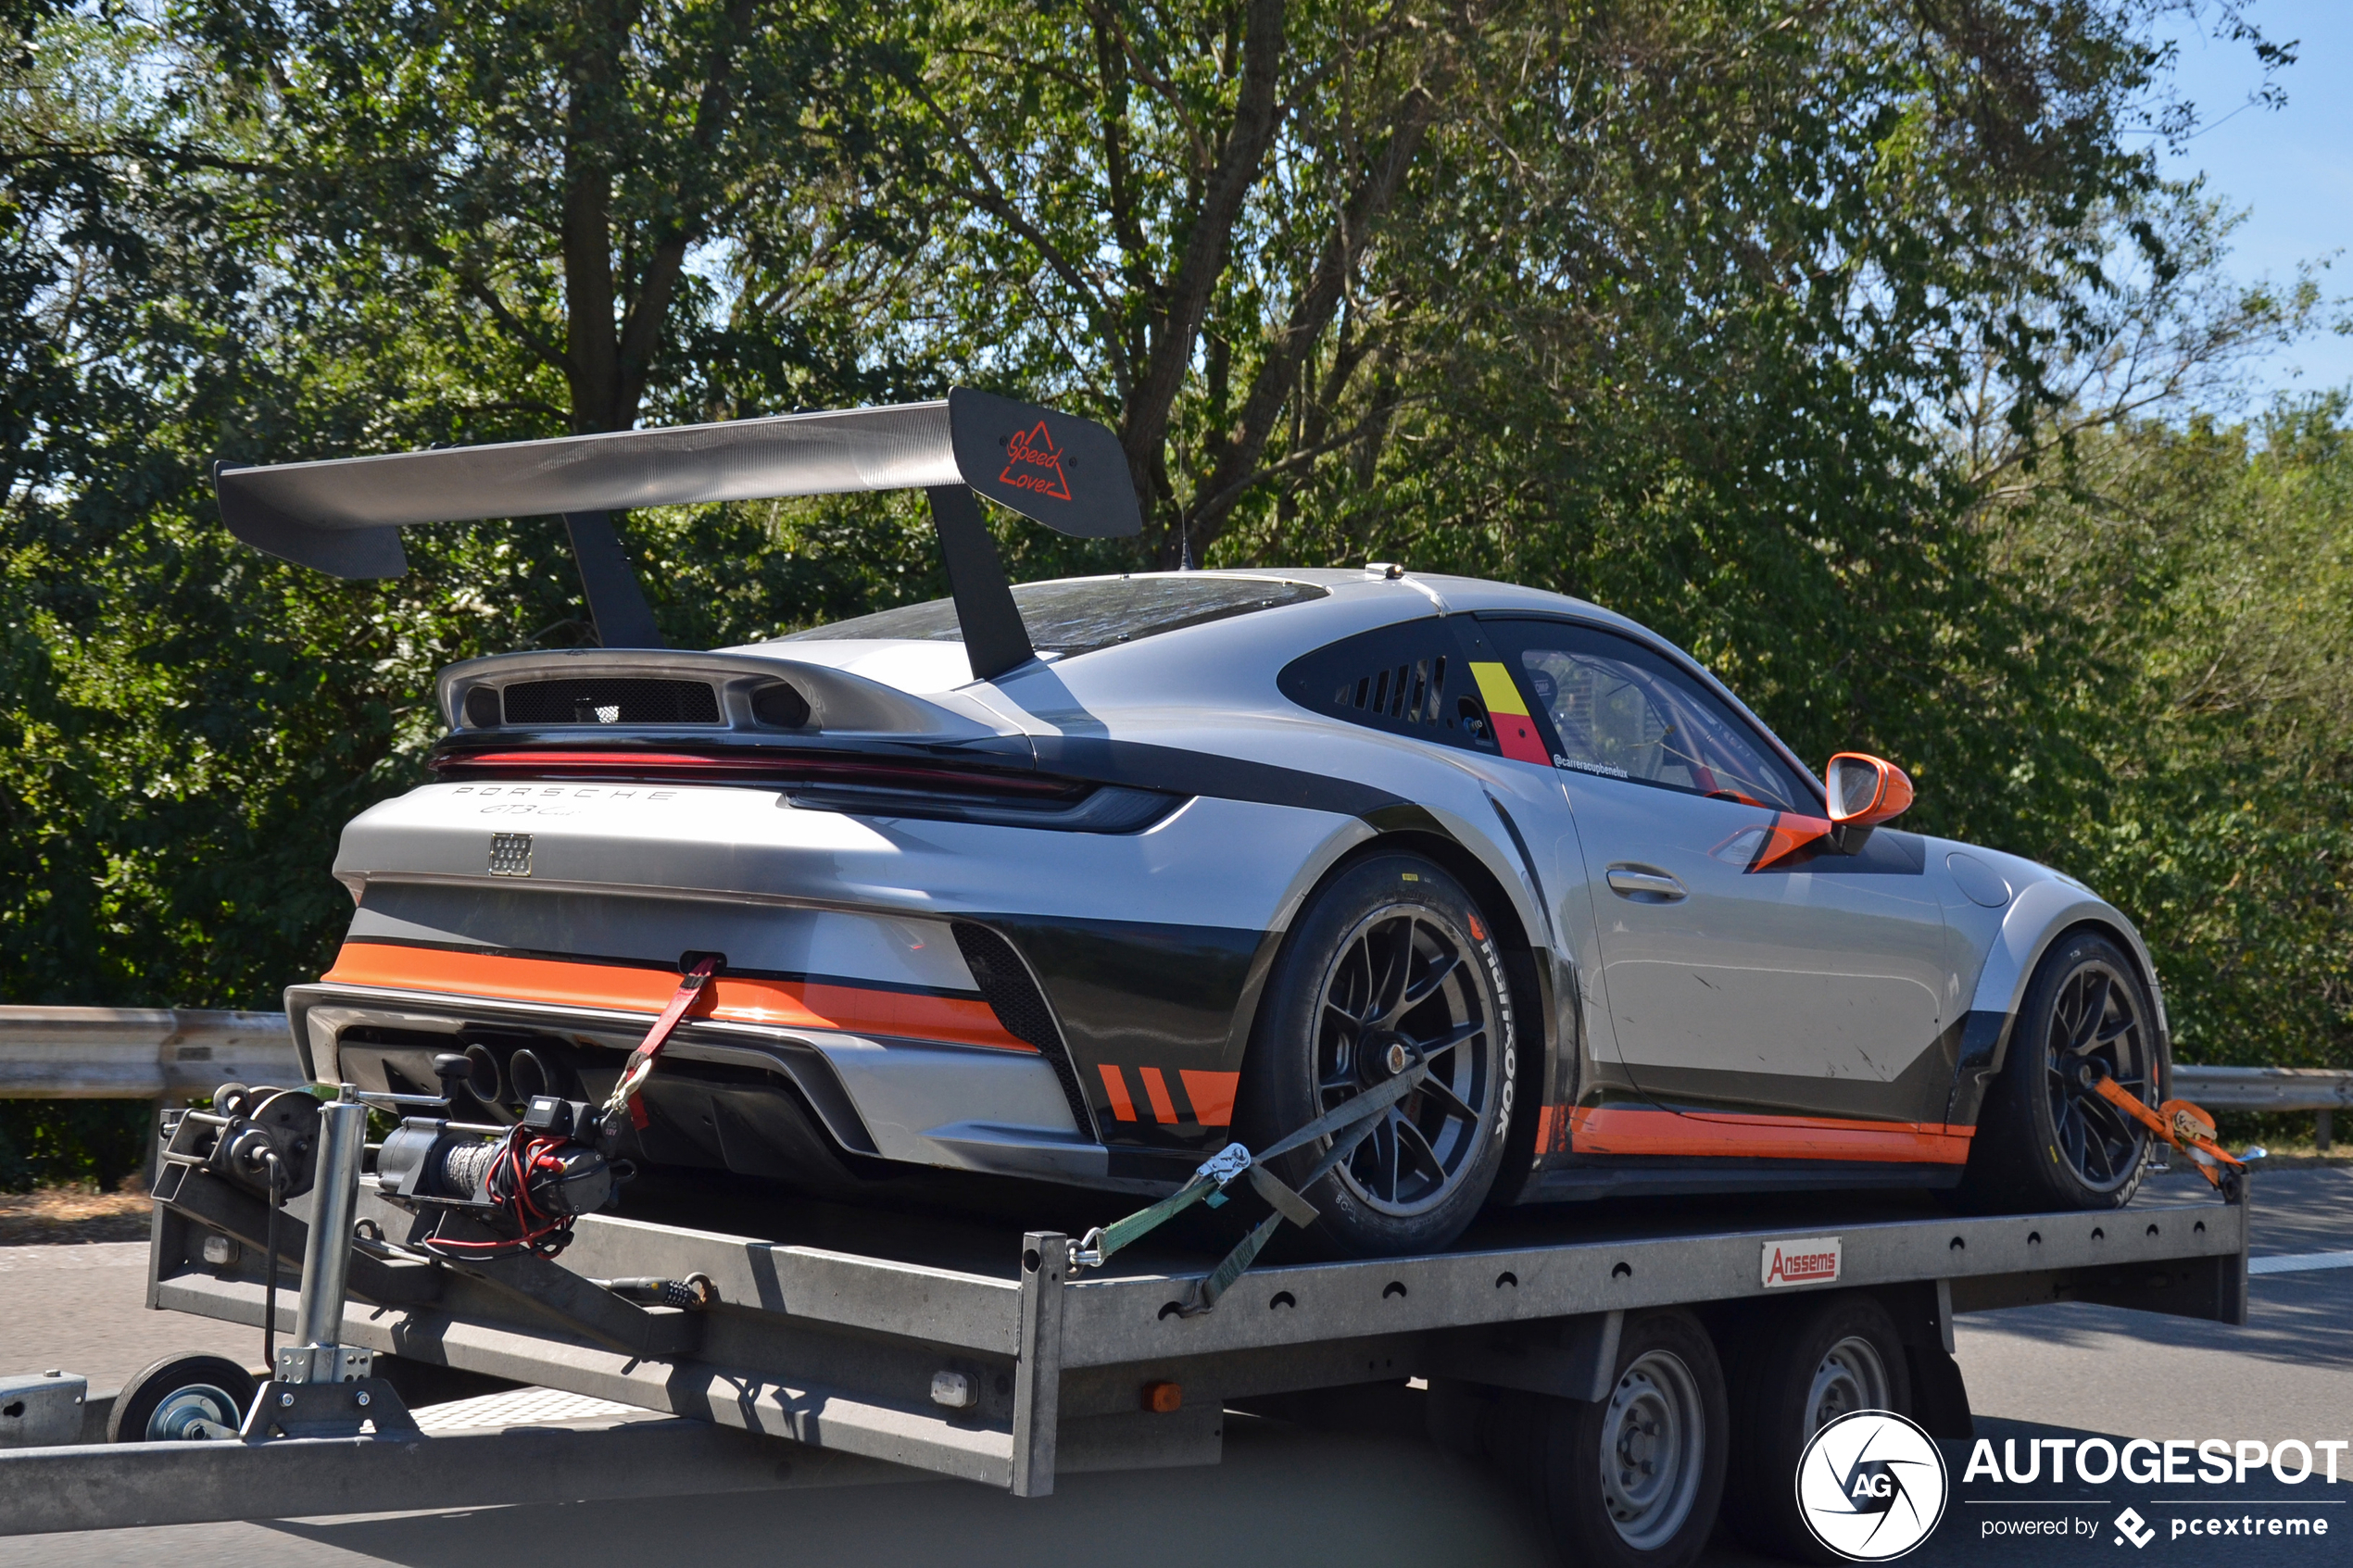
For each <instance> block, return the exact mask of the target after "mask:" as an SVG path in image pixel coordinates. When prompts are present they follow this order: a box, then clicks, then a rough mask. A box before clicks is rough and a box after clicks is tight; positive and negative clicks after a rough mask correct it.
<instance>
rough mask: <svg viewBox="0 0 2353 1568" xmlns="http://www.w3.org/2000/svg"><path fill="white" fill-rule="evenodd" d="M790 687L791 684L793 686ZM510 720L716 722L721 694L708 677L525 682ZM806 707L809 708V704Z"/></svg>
mask: <svg viewBox="0 0 2353 1568" xmlns="http://www.w3.org/2000/svg"><path fill="white" fill-rule="evenodd" d="M787 689H789V688H787ZM505 696H506V721H507V722H508V723H510V724H528V725H543V724H716V723H718V722H719V721H720V720H719V695H718V693H717V692H716V691H714V690H713V689H712V688H711V684H710V683H708V682H705V681H662V680H652V679H648V678H643V677H629V676H591V677H586V678H579V679H573V680H560V681H520V682H517V683H516V684H513V685H510V686H509V687H507V688H506V691H505ZM801 711H802V712H803V713H804V714H805V713H806V712H807V711H808V709H807V705H806V704H803V705H802V709H801Z"/></svg>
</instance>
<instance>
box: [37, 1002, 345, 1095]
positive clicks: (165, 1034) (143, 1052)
mask: <svg viewBox="0 0 2353 1568" xmlns="http://www.w3.org/2000/svg"><path fill="white" fill-rule="evenodd" d="M305 1081H306V1076H305V1074H304V1073H303V1071H302V1059H301V1058H300V1057H299V1056H298V1055H296V1051H295V1044H294V1035H292V1033H291V1032H289V1031H288V1029H287V1027H286V1015H285V1014H284V1013H283V1012H209V1011H203V1010H197V1009H194V1008H19V1007H5V1008H0V1099H182V1100H184V1099H195V1098H202V1097H204V1096H207V1095H209V1094H211V1093H212V1091H213V1090H214V1089H216V1088H219V1087H220V1085H223V1084H228V1083H238V1084H270V1085H299V1084H301V1083H303V1082H305Z"/></svg>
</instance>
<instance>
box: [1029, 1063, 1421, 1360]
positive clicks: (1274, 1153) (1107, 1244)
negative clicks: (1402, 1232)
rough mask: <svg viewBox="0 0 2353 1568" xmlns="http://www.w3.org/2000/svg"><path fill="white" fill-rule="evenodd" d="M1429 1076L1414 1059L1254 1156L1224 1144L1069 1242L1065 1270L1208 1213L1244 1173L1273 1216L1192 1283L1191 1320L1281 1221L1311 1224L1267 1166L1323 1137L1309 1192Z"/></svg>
mask: <svg viewBox="0 0 2353 1568" xmlns="http://www.w3.org/2000/svg"><path fill="white" fill-rule="evenodd" d="M1428 1075H1429V1064H1428V1062H1426V1061H1422V1060H1413V1061H1411V1062H1409V1063H1408V1064H1407V1065H1406V1066H1405V1068H1404V1069H1403V1071H1402V1072H1400V1073H1398V1074H1397V1075H1396V1076H1395V1077H1393V1078H1390V1080H1389V1081H1388V1082H1386V1083H1384V1084H1380V1085H1376V1086H1375V1087H1373V1088H1370V1089H1366V1090H1365V1092H1364V1093H1362V1094H1360V1095H1357V1096H1355V1097H1354V1098H1351V1099H1348V1100H1345V1101H1342V1102H1341V1103H1340V1104H1339V1105H1337V1106H1334V1107H1333V1108H1332V1109H1331V1110H1327V1111H1326V1112H1324V1114H1323V1115H1321V1116H1318V1117H1316V1118H1315V1120H1314V1121H1312V1122H1310V1123H1307V1124H1306V1125H1305V1126H1303V1127H1302V1128H1300V1129H1299V1130H1298V1131H1297V1132H1294V1133H1292V1134H1290V1135H1288V1136H1286V1137H1281V1138H1277V1140H1276V1141H1275V1142H1273V1143H1271V1144H1269V1145H1268V1146H1267V1147H1266V1148H1265V1150H1264V1151H1262V1152H1260V1153H1259V1154H1256V1155H1252V1153H1251V1152H1250V1150H1249V1149H1247V1148H1244V1147H1243V1146H1242V1145H1240V1144H1238V1143H1235V1144H1227V1146H1226V1147H1225V1148H1222V1149H1220V1150H1218V1151H1217V1152H1216V1153H1215V1154H1214V1155H1212V1156H1211V1157H1210V1158H1209V1159H1208V1160H1204V1161H1202V1165H1201V1167H1200V1168H1199V1169H1198V1170H1196V1171H1195V1172H1194V1173H1192V1176H1191V1178H1190V1179H1189V1180H1188V1181H1187V1182H1186V1183H1185V1185H1183V1186H1181V1187H1179V1188H1177V1189H1176V1191H1175V1192H1173V1193H1170V1194H1169V1195H1168V1196H1167V1197H1166V1198H1162V1199H1161V1200H1160V1201H1159V1202H1157V1203H1155V1204H1153V1205H1152V1206H1151V1207H1150V1208H1149V1209H1139V1210H1137V1211H1136V1212H1135V1213H1133V1214H1130V1215H1128V1216H1127V1217H1126V1219H1124V1220H1114V1221H1113V1222H1112V1223H1110V1224H1108V1225H1098V1226H1097V1227H1096V1228H1094V1229H1093V1230H1090V1231H1088V1233H1087V1235H1086V1236H1084V1237H1083V1238H1082V1239H1080V1240H1078V1241H1075V1242H1073V1243H1072V1244H1071V1248H1070V1265H1071V1267H1072V1268H1073V1269H1074V1270H1077V1269H1093V1268H1101V1266H1102V1265H1103V1264H1104V1263H1106V1262H1108V1261H1110V1260H1111V1257H1112V1255H1113V1254H1114V1253H1115V1252H1117V1251H1119V1250H1120V1249H1121V1248H1125V1247H1128V1246H1130V1245H1132V1244H1134V1243H1135V1242H1137V1241H1139V1240H1141V1239H1142V1238H1143V1237H1144V1236H1148V1235H1150V1234H1151V1232H1153V1231H1154V1230H1157V1229H1158V1228H1159V1227H1160V1226H1162V1225H1163V1224H1165V1223H1167V1222H1168V1221H1170V1220H1172V1219H1174V1218H1175V1217H1176V1215H1178V1214H1180V1213H1182V1212H1184V1211H1185V1210H1188V1209H1189V1208H1191V1207H1192V1206H1193V1205H1194V1204H1196V1203H1204V1202H1205V1203H1207V1204H1209V1205H1210V1207H1212V1208H1215V1207H1216V1206H1217V1205H1218V1204H1221V1203H1223V1202H1225V1201H1226V1189H1227V1187H1228V1186H1230V1185H1233V1184H1234V1183H1235V1182H1237V1181H1239V1180H1241V1179H1242V1178H1243V1177H1245V1176H1247V1177H1248V1178H1249V1179H1250V1185H1251V1187H1252V1190H1254V1191H1255V1192H1256V1193H1257V1194H1258V1195H1259V1196H1260V1197H1261V1198H1265V1200H1266V1201H1267V1203H1268V1204H1269V1205H1270V1206H1271V1207H1272V1208H1273V1209H1274V1212H1273V1213H1271V1214H1269V1215H1267V1216H1266V1218H1265V1219H1264V1220H1261V1221H1260V1222H1259V1223H1257V1224H1256V1225H1254V1226H1252V1228H1251V1231H1250V1234H1249V1235H1247V1236H1243V1237H1242V1239H1241V1240H1240V1241H1239V1242H1237V1243H1235V1245H1234V1248H1233V1250H1232V1251H1230V1252H1228V1253H1227V1254H1226V1256H1225V1258H1224V1260H1223V1261H1220V1262H1219V1263H1218V1265H1217V1266H1216V1267H1215V1268H1214V1269H1212V1270H1211V1271H1210V1272H1209V1273H1207V1274H1205V1275H1203V1276H1202V1278H1200V1279H1198V1280H1196V1281H1194V1283H1193V1295H1192V1299H1191V1300H1190V1301H1189V1302H1188V1303H1187V1304H1186V1305H1185V1306H1183V1307H1181V1308H1179V1309H1178V1311H1179V1312H1180V1313H1181V1314H1182V1315H1183V1316H1186V1317H1196V1316H1198V1315H1200V1314H1201V1313H1202V1312H1206V1311H1209V1310H1210V1309H1211V1308H1212V1307H1214V1306H1216V1305H1217V1298H1219V1297H1221V1296H1223V1295H1225V1294H1226V1292H1227V1290H1229V1289H1231V1288H1232V1286H1233V1284H1234V1282H1235V1281H1236V1280H1238V1279H1239V1278H1240V1277H1241V1276H1242V1273H1243V1271H1245V1270H1247V1269H1248V1268H1249V1267H1250V1266H1251V1264H1252V1263H1253V1262H1255V1261H1257V1259H1258V1254H1259V1253H1260V1252H1261V1251H1262V1250H1264V1249H1265V1246H1266V1244H1267V1243H1268V1242H1269V1241H1271V1240H1273V1239H1274V1236H1275V1232H1276V1231H1277V1229H1279V1228H1280V1227H1281V1225H1282V1223H1283V1222H1284V1221H1285V1220H1289V1221H1290V1222H1291V1223H1293V1224H1296V1225H1301V1226H1305V1225H1311V1224H1313V1223H1315V1205H1314V1204H1312V1203H1309V1202H1308V1201H1307V1200H1306V1199H1305V1198H1302V1197H1301V1196H1300V1195H1299V1193H1298V1192H1297V1191H1296V1190H1294V1189H1293V1188H1292V1187H1290V1185H1287V1184H1286V1183H1284V1182H1283V1181H1282V1180H1280V1179H1279V1178H1278V1177H1277V1176H1276V1175H1275V1173H1273V1172H1271V1171H1269V1170H1267V1169H1266V1162H1267V1161H1268V1160H1277V1159H1279V1158H1281V1157H1282V1156H1283V1155H1286V1154H1289V1153H1290V1151H1291V1150H1293V1149H1295V1148H1303V1147H1304V1146H1306V1145H1308V1144H1311V1143H1314V1142H1315V1140H1316V1139H1317V1138H1322V1137H1328V1138H1330V1139H1331V1140H1332V1145H1331V1148H1327V1149H1326V1150H1325V1151H1324V1154H1323V1157H1322V1158H1321V1159H1319V1160H1316V1161H1315V1165H1314V1166H1313V1167H1312V1168H1311V1169H1310V1170H1309V1171H1308V1173H1307V1175H1306V1177H1305V1179H1304V1180H1302V1182H1301V1183H1300V1184H1299V1185H1300V1186H1301V1187H1312V1186H1314V1185H1315V1184H1316V1183H1317V1182H1320V1181H1322V1180H1323V1179H1324V1178H1325V1177H1326V1176H1327V1175H1328V1174H1330V1173H1331V1172H1332V1171H1333V1170H1334V1169H1335V1168H1336V1167H1337V1166H1339V1165H1340V1162H1341V1161H1342V1160H1346V1159H1348V1158H1349V1157H1350V1156H1351V1155H1353V1154H1354V1153H1355V1152H1356V1149H1357V1146H1359V1145H1360V1144H1362V1143H1363V1142H1364V1141H1365V1138H1367V1137H1368V1136H1370V1135H1371V1134H1372V1131H1373V1129H1374V1128H1375V1127H1376V1126H1378V1124H1379V1123H1380V1121H1381V1119H1382V1118H1383V1117H1385V1116H1387V1115H1388V1114H1389V1112H1390V1108H1391V1107H1393V1106H1395V1105H1396V1104H1398V1102H1400V1101H1401V1100H1403V1099H1404V1098H1406V1097H1407V1096H1408V1095H1411V1094H1412V1093H1413V1092H1414V1091H1415V1090H1416V1089H1417V1088H1419V1087H1421V1083H1422V1080H1423V1079H1424V1078H1426V1077H1428Z"/></svg>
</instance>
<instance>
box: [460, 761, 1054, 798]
mask: <svg viewBox="0 0 2353 1568" xmlns="http://www.w3.org/2000/svg"><path fill="white" fill-rule="evenodd" d="M432 766H433V768H434V771H436V772H438V773H439V774H441V776H442V777H443V778H445V779H453V780H455V779H599V780H604V779H621V780H627V781H629V782H632V783H642V784H749V785H751V786H754V787H759V786H761V785H767V786H770V787H774V788H782V789H789V788H794V787H805V786H811V785H814V786H818V787H824V786H826V785H835V786H841V787H850V788H866V789H887V790H912V791H935V790H944V791H950V792H953V793H956V794H959V795H979V796H994V797H999V798H1000V799H1001V798H1004V797H1009V796H1010V797H1019V798H1022V799H1026V800H1036V801H1039V802H1045V801H1057V800H1071V799H1075V798H1076V797H1080V796H1083V795H1085V794H1086V793H1087V792H1088V789H1089V788H1090V787H1092V786H1090V785H1088V784H1085V783H1082V782H1080V781H1077V780H1073V779H1059V778H1048V777H1040V776H1038V775H1037V774H1034V773H1013V772H997V771H988V770H984V769H977V768H956V767H934V766H929V765H925V764H921V763H902V762H883V761H875V760H873V759H847V758H837V757H812V756H809V755H808V754H806V753H793V752H776V751H766V752H753V753H750V754H749V755H742V754H738V755H733V756H724V757H714V756H710V755H706V754H700V753H693V752H675V751H555V750H536V751H477V752H456V753H448V754H445V755H443V756H439V757H436V758H434V759H433V762H432Z"/></svg>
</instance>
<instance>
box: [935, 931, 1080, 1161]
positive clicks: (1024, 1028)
mask: <svg viewBox="0 0 2353 1568" xmlns="http://www.w3.org/2000/svg"><path fill="white" fill-rule="evenodd" d="M952 929H953V930H954V931H955V933H956V949H957V951H959V952H961V953H962V954H963V956H964V967H965V968H966V969H969V970H971V971H972V974H973V984H974V985H977V986H979V987H980V994H981V996H982V997H983V998H984V999H986V1000H987V1001H988V1009H989V1010H990V1011H991V1012H994V1013H995V1014H996V1015H997V1022H1000V1023H1001V1024H1003V1025H1004V1026H1005V1033H1006V1034H1008V1035H1012V1036H1013V1038H1014V1039H1016V1040H1021V1041H1024V1042H1026V1043H1027V1044H1029V1045H1033V1046H1036V1047H1038V1054H1040V1055H1041V1056H1043V1057H1045V1059H1046V1060H1048V1061H1051V1062H1052V1063H1053V1064H1054V1076H1055V1077H1056V1078H1057V1079H1059V1080H1061V1083H1062V1086H1063V1096H1064V1098H1067V1099H1068V1100H1069V1101H1070V1113H1071V1115H1072V1116H1074V1117H1076V1118H1077V1121H1078V1124H1079V1126H1081V1127H1082V1128H1086V1129H1088V1135H1089V1136H1092V1135H1093V1131H1092V1130H1093V1128H1094V1125H1095V1118H1094V1113H1093V1112H1092V1111H1091V1110H1088V1106H1087V1095H1086V1092H1085V1091H1084V1090H1083V1089H1081V1088H1080V1087H1079V1084H1078V1069H1077V1067H1076V1065H1075V1064H1074V1063H1073V1062H1072V1061H1071V1060H1070V1047H1068V1046H1066V1045H1064V1044H1063V1032H1062V1026H1061V1025H1060V1024H1059V1023H1057V1022H1055V1021H1054V1012H1053V1010H1052V1009H1051V1008H1050V1007H1048V1006H1047V1005H1046V995H1045V993H1044V992H1042V991H1040V990H1039V989H1038V981H1037V977H1036V976H1034V975H1032V974H1031V973H1030V972H1029V965H1027V964H1026V963H1025V962H1023V961H1022V957H1021V955H1020V954H1019V953H1018V952H1016V951H1014V950H1013V944H1012V943H1011V942H1008V941H1007V940H1006V939H1005V938H1004V937H1003V936H1002V935H1000V934H998V933H997V932H995V931H992V930H990V929H989V928H988V926H985V925H979V924H975V922H971V921H965V920H960V921H958V922H955V924H954V926H953V927H952Z"/></svg>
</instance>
